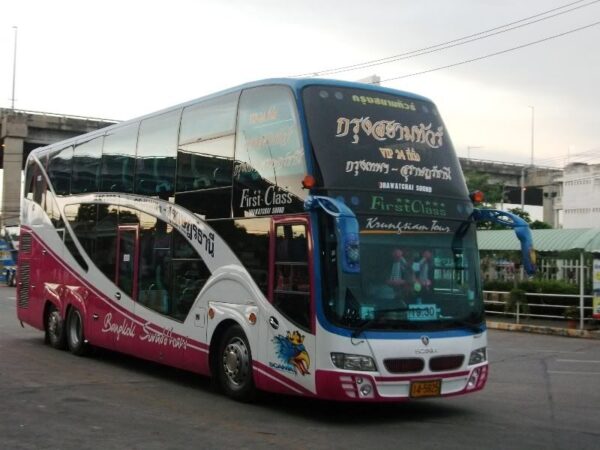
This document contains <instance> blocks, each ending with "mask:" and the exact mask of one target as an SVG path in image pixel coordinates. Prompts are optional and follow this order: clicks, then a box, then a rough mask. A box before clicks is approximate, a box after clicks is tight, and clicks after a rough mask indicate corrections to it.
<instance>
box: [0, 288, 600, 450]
mask: <svg viewBox="0 0 600 450" xmlns="http://www.w3.org/2000/svg"><path fill="white" fill-rule="evenodd" d="M14 297H15V291H14V288H6V287H1V288H0V449H61V450H70V449H77V450H82V449H144V450H150V449H187V448H206V449H208V448H211V449H212V448H239V449H242V448H253V449H254V448H277V449H279V448H292V449H321V448H323V449H329V448H333V449H337V448H339V449H351V448H376V449H380V448H386V449H395V448H403V449H416V448H426V449H434V448H440V449H442V448H443V449H462V450H464V449H470V448H473V449H475V448H477V449H481V448H486V449H538V448H539V449H598V448H600V341H598V340H595V341H594V340H584V339H575V338H565V337H555V336H543V335H531V334H522V333H511V332H504V331H491V332H490V350H489V354H490V360H491V373H490V379H489V382H488V385H487V387H486V389H485V390H484V391H482V392H480V393H477V394H473V395H470V396H466V397H456V398H448V399H436V400H426V401H418V402H409V403H403V404H399V405H383V406H382V405H352V404H350V405H348V404H336V403H327V402H322V401H314V400H307V399H300V398H289V397H281V396H264V397H263V398H261V400H260V401H259V403H257V404H253V405H247V404H239V403H235V402H233V401H231V400H229V399H227V398H225V397H223V396H221V395H219V394H217V393H215V392H213V391H212V390H211V388H210V383H209V381H208V379H206V378H203V377H199V376H196V375H193V374H190V373H186V372H182V371H179V370H173V369H170V368H166V367H163V366H160V365H156V364H151V363H147V362H144V361H140V360H136V359H133V358H130V357H125V356H122V355H119V354H116V353H112V352H107V351H99V350H98V351H95V352H94V353H93V354H92V355H91V356H89V357H84V358H80V357H76V356H72V355H71V354H69V353H68V352H63V351H57V350H53V349H51V348H49V347H48V346H46V345H44V343H43V334H42V332H40V331H37V330H34V329H32V328H30V327H25V328H21V326H20V325H19V323H18V321H17V320H16V315H15V304H14V303H15V299H14Z"/></svg>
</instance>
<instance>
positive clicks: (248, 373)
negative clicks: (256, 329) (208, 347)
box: [217, 325, 256, 402]
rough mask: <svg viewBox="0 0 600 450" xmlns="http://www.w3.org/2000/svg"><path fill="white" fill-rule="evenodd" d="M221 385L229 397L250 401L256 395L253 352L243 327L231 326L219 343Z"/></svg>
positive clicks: (218, 363) (218, 373) (218, 374)
mask: <svg viewBox="0 0 600 450" xmlns="http://www.w3.org/2000/svg"><path fill="white" fill-rule="evenodd" d="M217 377H218V381H219V385H220V386H221V388H222V389H223V391H224V392H225V394H226V395H227V396H228V397H231V398H233V399H234V400H238V401H242V402H250V401H252V400H254V399H255V397H256V387H255V386H254V378H253V374H252V353H251V352H250V345H249V344H248V339H247V338H246V334H245V333H244V330H242V327H240V326H239V325H234V326H232V327H230V328H229V329H228V330H227V331H226V332H225V334H224V335H223V338H222V339H221V342H220V345H219V353H218V358H217Z"/></svg>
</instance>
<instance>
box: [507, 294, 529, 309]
mask: <svg viewBox="0 0 600 450" xmlns="http://www.w3.org/2000/svg"><path fill="white" fill-rule="evenodd" d="M517 305H519V313H522V314H529V305H528V304H527V297H526V296H525V291H524V290H523V289H518V288H513V289H511V290H510V292H509V294H508V300H507V301H506V303H505V304H504V311H506V312H517Z"/></svg>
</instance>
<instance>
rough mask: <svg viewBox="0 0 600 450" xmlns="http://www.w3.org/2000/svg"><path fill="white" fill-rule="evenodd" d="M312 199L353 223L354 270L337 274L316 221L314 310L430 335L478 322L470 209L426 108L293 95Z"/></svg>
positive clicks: (381, 96)
mask: <svg viewBox="0 0 600 450" xmlns="http://www.w3.org/2000/svg"><path fill="white" fill-rule="evenodd" d="M303 101H304V106H305V109H306V118H307V122H308V131H309V136H310V140H311V143H312V146H313V152H314V156H315V160H316V162H317V166H318V170H319V175H320V177H321V180H322V186H323V188H322V190H321V191H320V192H319V194H321V195H326V196H329V197H333V198H336V199H338V200H339V201H342V202H343V203H345V204H346V205H347V206H348V207H350V209H352V210H353V211H354V213H355V214H356V216H357V219H358V224H359V230H360V249H359V252H360V272H359V273H353V274H350V273H345V272H344V270H343V268H342V264H340V261H339V259H340V258H338V254H339V251H340V248H339V245H338V236H336V232H335V226H334V224H333V221H332V220H331V218H329V217H327V218H326V217H325V214H323V221H322V230H321V231H322V232H321V233H320V236H321V248H322V262H323V267H324V269H325V273H324V289H323V295H324V306H323V308H324V312H325V315H326V317H327V319H328V320H329V321H330V322H332V323H334V324H335V325H338V326H342V327H348V328H351V329H355V330H363V329H364V330H367V329H377V330H397V329H404V328H408V329H419V330H427V329H440V328H445V327H456V326H457V325H460V326H463V325H465V324H478V323H480V322H481V321H482V318H483V303H482V298H481V290H480V284H479V259H478V253H477V246H476V236H475V230H474V226H470V223H471V222H470V217H469V216H470V214H471V212H472V204H471V202H470V200H469V199H468V192H467V188H466V185H465V182H464V178H463V175H462V171H461V168H460V165H459V162H458V158H457V157H456V154H455V153H454V149H453V147H452V143H451V141H450V138H449V136H448V134H447V132H446V129H445V126H444V124H443V122H442V120H441V118H440V117H439V114H438V112H437V109H436V107H435V105H433V104H432V103H431V102H429V101H426V100H424V99H420V98H411V97H408V96H401V95H393V94H390V93H388V92H379V91H376V90H372V91H371V90H367V89H355V88H348V87H339V86H310V87H307V88H305V90H304V91H303Z"/></svg>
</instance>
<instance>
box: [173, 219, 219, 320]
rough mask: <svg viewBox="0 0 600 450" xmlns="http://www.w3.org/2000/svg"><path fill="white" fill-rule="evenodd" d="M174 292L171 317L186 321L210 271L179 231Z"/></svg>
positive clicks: (175, 242) (174, 235)
mask: <svg viewBox="0 0 600 450" xmlns="http://www.w3.org/2000/svg"><path fill="white" fill-rule="evenodd" d="M172 254H173V259H172V270H171V273H172V276H173V279H172V291H171V308H170V311H169V315H170V316H172V317H173V318H175V319H177V320H181V321H183V320H185V318H186V317H187V315H188V313H189V311H190V309H191V308H192V305H193V304H194V301H195V300H196V297H197V296H198V294H199V293H200V290H201V289H202V288H203V287H204V284H206V281H207V280H208V279H209V278H210V275H211V273H210V271H209V270H208V267H206V264H204V261H202V259H201V258H200V257H199V255H198V253H196V250H195V249H194V247H192V245H191V244H190V243H189V242H188V241H187V240H186V239H185V237H183V235H182V234H181V233H179V232H178V231H177V230H174V231H173V253H172Z"/></svg>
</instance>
